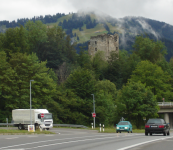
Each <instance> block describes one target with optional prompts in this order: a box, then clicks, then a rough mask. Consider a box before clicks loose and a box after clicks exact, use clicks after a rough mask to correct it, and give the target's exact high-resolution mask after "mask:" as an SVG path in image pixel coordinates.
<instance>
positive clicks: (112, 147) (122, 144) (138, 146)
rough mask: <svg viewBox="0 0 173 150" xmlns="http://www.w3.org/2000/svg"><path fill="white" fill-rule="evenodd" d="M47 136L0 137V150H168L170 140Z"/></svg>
mask: <svg viewBox="0 0 173 150" xmlns="http://www.w3.org/2000/svg"><path fill="white" fill-rule="evenodd" d="M51 131H53V132H55V133H56V134H49V135H45V134H44V135H0V150H7V149H8V150H34V149H36V150H125V149H130V150H151V149H157V150H161V149H162V150H163V149H164V150H172V147H173V142H172V141H173V133H172V135H170V136H163V135H153V136H145V135H144V134H141V133H139V134H136V133H112V134H110V133H97V132H96V131H93V130H83V129H63V128H54V129H51Z"/></svg>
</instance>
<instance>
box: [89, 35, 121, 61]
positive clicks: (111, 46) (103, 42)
mask: <svg viewBox="0 0 173 150" xmlns="http://www.w3.org/2000/svg"><path fill="white" fill-rule="evenodd" d="M97 51H104V52H105V58H106V59H108V57H109V56H110V53H111V52H112V51H115V52H117V53H119V35H118V34H114V35H109V34H102V35H98V36H92V37H91V38H90V41H89V43H88V53H89V54H90V55H91V56H94V55H95V53H96V52H97Z"/></svg>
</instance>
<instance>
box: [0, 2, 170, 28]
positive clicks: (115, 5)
mask: <svg viewBox="0 0 173 150" xmlns="http://www.w3.org/2000/svg"><path fill="white" fill-rule="evenodd" d="M172 8H173V0H166V1H164V0H86V1H84V0H5V1H2V2H1V3H0V14H1V15H0V20H10V21H12V20H17V19H18V18H32V17H34V16H40V15H43V16H44V15H49V14H50V15H53V14H56V13H65V14H68V13H69V12H77V11H78V10H84V9H85V10H91V9H92V10H97V11H98V12H103V14H104V13H105V14H108V15H110V16H112V17H115V18H122V17H125V16H142V17H146V18H149V19H154V20H158V21H163V22H166V23H169V24H172V25H173V20H172V14H173V9H172Z"/></svg>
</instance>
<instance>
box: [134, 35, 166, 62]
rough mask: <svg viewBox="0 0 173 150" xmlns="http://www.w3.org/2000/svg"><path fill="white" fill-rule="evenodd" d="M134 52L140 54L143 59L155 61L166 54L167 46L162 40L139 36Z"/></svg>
mask: <svg viewBox="0 0 173 150" xmlns="http://www.w3.org/2000/svg"><path fill="white" fill-rule="evenodd" d="M133 48H134V53H136V54H137V55H138V56H140V58H141V60H149V61H151V62H153V63H155V62H156V61H158V60H159V59H161V58H162V57H163V56H164V55H165V54H166V47H165V45H164V44H163V43H162V42H161V41H156V42H155V41H154V40H151V39H149V38H148V37H146V38H144V37H143V36H137V37H136V39H135V43H134V45H133Z"/></svg>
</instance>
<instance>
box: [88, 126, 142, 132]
mask: <svg viewBox="0 0 173 150" xmlns="http://www.w3.org/2000/svg"><path fill="white" fill-rule="evenodd" d="M90 129H91V128H90ZM93 130H98V132H100V128H95V129H93ZM132 131H133V133H145V129H133V130H132ZM101 133H116V129H115V128H113V127H112V128H105V129H104V132H103V128H102V131H101Z"/></svg>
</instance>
